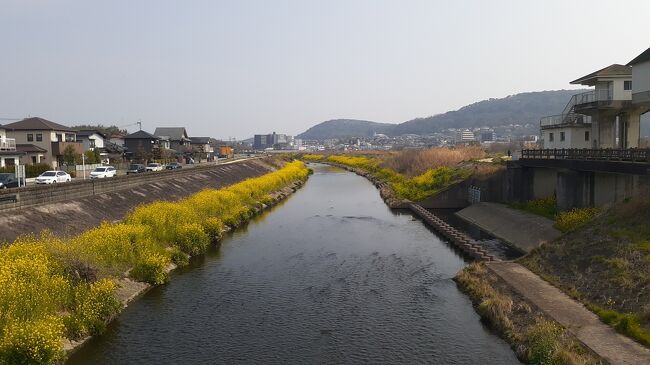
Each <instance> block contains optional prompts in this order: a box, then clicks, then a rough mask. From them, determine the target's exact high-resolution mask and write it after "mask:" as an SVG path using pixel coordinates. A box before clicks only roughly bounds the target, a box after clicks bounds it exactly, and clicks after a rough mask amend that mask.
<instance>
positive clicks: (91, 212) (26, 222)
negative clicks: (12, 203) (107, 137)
mask: <svg viewBox="0 0 650 365" xmlns="http://www.w3.org/2000/svg"><path fill="white" fill-rule="evenodd" d="M274 169H275V168H274V167H273V166H272V165H270V164H268V163H266V162H265V161H264V160H260V159H254V160H244V161H237V162H234V163H230V164H224V165H211V166H205V167H197V168H194V169H187V170H183V171H180V170H179V171H174V172H161V173H147V174H142V175H139V176H118V177H115V178H111V179H102V180H98V181H80V182H73V183H65V184H60V185H57V186H43V187H40V186H39V187H30V188H26V189H24V190H20V195H21V197H20V199H19V202H22V203H23V204H25V206H23V207H21V208H20V209H3V210H2V211H0V238H1V239H2V241H4V242H5V243H7V242H12V241H13V240H15V239H16V238H17V237H18V236H19V235H22V234H26V233H39V232H41V231H43V230H45V229H47V230H49V231H51V232H53V233H55V234H56V235H57V236H67V235H74V234H78V233H81V232H83V231H85V230H87V229H89V228H92V227H95V226H97V225H99V224H100V223H101V222H102V221H109V222H113V221H117V220H121V219H122V218H123V217H124V216H125V215H126V214H127V213H128V212H129V210H131V209H133V208H134V207H135V206H137V205H139V204H142V203H149V202H153V201H158V200H167V201H172V200H178V199H181V198H184V197H186V196H188V195H190V194H192V193H196V192H198V191H201V190H203V189H206V188H220V187H224V186H227V185H231V184H234V183H237V182H239V181H242V180H245V179H247V178H252V177H257V176H261V175H264V174H266V173H268V172H271V171H273V170H274ZM10 193H11V192H10ZM14 194H15V193H14ZM27 202H29V203H30V204H29V205H27ZM39 202H40V204H39Z"/></svg>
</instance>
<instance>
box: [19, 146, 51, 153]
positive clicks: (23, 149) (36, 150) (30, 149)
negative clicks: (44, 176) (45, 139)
mask: <svg viewBox="0 0 650 365" xmlns="http://www.w3.org/2000/svg"><path fill="white" fill-rule="evenodd" d="M16 151H18V152H22V153H45V152H47V150H46V149H45V148H41V147H38V146H35V145H33V144H17V145H16Z"/></svg>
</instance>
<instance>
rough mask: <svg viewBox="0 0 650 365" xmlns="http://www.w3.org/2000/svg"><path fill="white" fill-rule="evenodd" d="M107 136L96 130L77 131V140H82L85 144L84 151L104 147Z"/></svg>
mask: <svg viewBox="0 0 650 365" xmlns="http://www.w3.org/2000/svg"><path fill="white" fill-rule="evenodd" d="M105 140H106V136H105V135H104V134H103V133H101V132H99V131H95V130H80V131H79V132H77V142H81V143H82V144H83V146H84V151H88V150H94V149H95V148H98V149H99V150H101V149H103V148H104V146H105V143H104V141H105Z"/></svg>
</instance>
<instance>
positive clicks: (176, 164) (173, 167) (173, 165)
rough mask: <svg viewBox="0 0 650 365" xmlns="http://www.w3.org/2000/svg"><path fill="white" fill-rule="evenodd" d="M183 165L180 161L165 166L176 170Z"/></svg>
mask: <svg viewBox="0 0 650 365" xmlns="http://www.w3.org/2000/svg"><path fill="white" fill-rule="evenodd" d="M182 167H183V165H181V164H179V163H178V162H172V163H168V164H167V166H166V167H165V168H166V169H167V170H176V169H180V168H182Z"/></svg>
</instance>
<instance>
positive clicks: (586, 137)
mask: <svg viewBox="0 0 650 365" xmlns="http://www.w3.org/2000/svg"><path fill="white" fill-rule="evenodd" d="M585 141H587V142H589V131H585Z"/></svg>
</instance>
